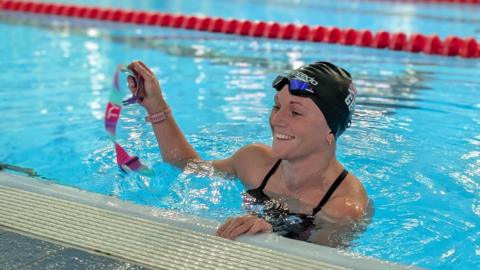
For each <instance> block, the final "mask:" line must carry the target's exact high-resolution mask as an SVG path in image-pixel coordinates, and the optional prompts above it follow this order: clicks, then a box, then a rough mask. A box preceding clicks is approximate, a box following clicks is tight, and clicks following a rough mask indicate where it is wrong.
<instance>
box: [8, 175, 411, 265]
mask: <svg viewBox="0 0 480 270" xmlns="http://www.w3.org/2000/svg"><path fill="white" fill-rule="evenodd" d="M7 189H9V190H18V192H20V191H22V192H30V193H32V194H38V195H39V196H40V195H41V196H43V197H45V198H46V199H48V198H51V199H52V200H53V201H55V200H63V201H67V202H70V203H73V204H74V205H75V206H78V207H80V208H82V206H83V207H84V208H85V209H87V208H89V209H93V210H95V209H98V210H99V211H107V212H111V213H116V214H118V215H121V216H122V218H123V217H125V216H129V217H131V219H132V220H134V219H141V220H146V221H148V222H150V223H152V224H153V225H152V226H154V225H155V224H163V225H164V226H170V227H174V228H176V229H175V230H182V233H184V232H185V233H187V234H188V231H190V232H191V233H192V235H193V234H195V237H199V238H202V237H205V238H208V241H213V242H212V243H214V244H215V243H216V244H221V245H223V246H224V247H227V246H229V247H230V248H236V247H239V246H238V245H242V246H243V245H247V246H250V245H252V250H251V252H253V253H254V252H257V251H259V250H260V252H263V251H262V249H269V250H272V251H274V253H275V254H274V255H275V256H277V255H279V254H280V255H281V254H282V253H283V254H288V255H287V256H286V257H292V258H298V260H299V261H302V262H303V263H308V261H313V262H318V263H319V264H318V265H317V266H318V267H321V268H315V269H341V268H352V269H387V268H388V269H406V268H409V269H418V268H416V267H405V266H401V265H398V264H392V263H389V262H383V261H380V260H377V259H372V258H365V257H361V256H352V255H347V254H344V253H342V252H340V251H339V250H337V249H333V248H328V247H323V246H319V245H313V244H309V243H305V242H300V241H295V240H290V239H286V238H283V237H279V236H277V235H275V234H262V235H257V236H243V237H239V238H238V241H228V240H224V239H221V238H218V237H213V236H212V235H213V233H214V232H215V230H216V227H217V226H218V225H219V223H218V222H214V221H210V220H206V219H202V218H198V217H194V216H189V215H185V214H180V213H176V212H173V211H166V210H162V209H158V208H154V207H147V206H141V205H136V204H134V203H131V202H126V201H121V200H119V199H117V198H115V197H111V196H104V195H100V194H96V193H92V192H87V191H83V190H80V189H77V188H73V187H68V186H62V185H58V184H55V183H51V182H46V181H41V180H37V179H34V178H30V177H25V176H19V175H13V174H8V173H4V172H0V192H1V191H2V190H4V191H5V190H7ZM19 194H21V192H20V193H19ZM43 197H42V198H43ZM2 200H3V198H2V197H0V202H2V203H0V212H1V210H2V208H4V207H5V206H4V205H5V203H3V201H2ZM17 203H18V202H17ZM93 210H92V211H93ZM79 211H81V210H79ZM5 222H6V221H5V220H4V221H3V222H2V219H1V218H0V224H3V225H5V224H4V223H5ZM154 223H155V224H154ZM149 226H150V225H149ZM7 227H12V226H11V224H10V226H8V225H7ZM14 228H15V227H14ZM152 228H153V227H152ZM20 230H22V229H20ZM23 231H24V230H23ZM27 233H28V232H27ZM33 234H35V233H33ZM53 240H58V239H53ZM215 241H219V242H218V243H217V242H215ZM60 242H62V241H61V240H60ZM240 243H242V244H240ZM66 244H70V245H74V246H78V244H77V243H71V242H69V243H66ZM80 246H81V247H84V246H82V245H80ZM254 247H255V248H254ZM256 248H260V249H256ZM249 252H250V251H249ZM277 253H278V254H277ZM236 255H237V254H236ZM274 255H272V256H273V257H272V258H274V257H275V256H274ZM269 256H270V255H269ZM119 258H123V257H122V256H119ZM126 259H129V260H130V259H131V258H126ZM134 261H135V260H134ZM139 263H141V264H144V265H147V266H150V267H151V266H152V265H151V264H148V263H147V264H145V263H144V262H139ZM260 263H262V262H260ZM279 263H281V262H280V261H279ZM313 264H314V265H316V263H313ZM314 265H312V269H314V268H313V267H314ZM153 267H155V266H153ZM315 267H316V266H315Z"/></svg>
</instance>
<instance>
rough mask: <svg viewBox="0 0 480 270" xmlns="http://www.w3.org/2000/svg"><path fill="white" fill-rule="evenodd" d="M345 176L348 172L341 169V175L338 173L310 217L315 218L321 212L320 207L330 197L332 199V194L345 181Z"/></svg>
mask: <svg viewBox="0 0 480 270" xmlns="http://www.w3.org/2000/svg"><path fill="white" fill-rule="evenodd" d="M347 174H348V171H347V170H345V169H343V171H342V173H340V175H339V176H338V177H337V179H336V180H335V182H333V184H332V185H331V186H330V188H329V189H328V191H327V193H325V195H324V196H323V198H322V200H321V201H320V203H319V204H318V205H317V207H315V208H314V209H313V213H312V216H315V215H316V214H317V213H318V212H319V211H320V210H322V207H323V206H324V205H325V204H326V203H327V202H328V200H329V199H330V197H332V195H333V193H334V192H335V190H336V189H337V188H338V186H340V184H341V183H342V181H343V180H344V179H345V177H346V176H347Z"/></svg>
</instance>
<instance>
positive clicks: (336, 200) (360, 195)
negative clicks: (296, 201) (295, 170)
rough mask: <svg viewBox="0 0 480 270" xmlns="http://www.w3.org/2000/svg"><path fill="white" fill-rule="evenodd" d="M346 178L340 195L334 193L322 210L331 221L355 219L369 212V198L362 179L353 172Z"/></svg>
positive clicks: (324, 216) (323, 214)
mask: <svg viewBox="0 0 480 270" xmlns="http://www.w3.org/2000/svg"><path fill="white" fill-rule="evenodd" d="M345 180H346V181H345ZM345 180H344V183H342V185H340V187H341V189H340V190H338V191H340V192H339V193H338V195H336V196H335V195H334V196H333V197H332V198H331V199H330V200H329V202H328V203H327V204H326V205H325V206H324V208H323V209H322V211H320V213H322V217H323V218H325V219H327V220H329V221H334V222H348V221H355V220H358V219H361V218H362V217H364V216H365V215H367V214H368V213H367V212H368V205H369V199H368V195H367V193H366V191H365V188H364V187H363V185H362V183H361V182H360V180H359V179H358V178H357V177H356V176H355V175H353V174H351V173H349V174H348V175H347V178H346V179H345Z"/></svg>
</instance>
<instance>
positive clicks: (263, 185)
mask: <svg viewBox="0 0 480 270" xmlns="http://www.w3.org/2000/svg"><path fill="white" fill-rule="evenodd" d="M281 161H282V160H281V159H279V160H277V162H276V163H275V165H273V167H272V168H271V169H270V171H268V173H267V175H265V178H263V181H262V184H261V185H260V186H259V187H258V188H257V189H260V190H261V191H263V189H264V188H265V187H266V186H267V183H268V180H270V177H271V176H272V175H273V174H274V173H275V172H276V171H277V168H278V166H279V165H280V162H281Z"/></svg>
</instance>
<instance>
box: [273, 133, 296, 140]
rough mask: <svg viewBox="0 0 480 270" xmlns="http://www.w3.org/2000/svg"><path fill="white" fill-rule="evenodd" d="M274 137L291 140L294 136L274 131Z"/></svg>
mask: <svg viewBox="0 0 480 270" xmlns="http://www.w3.org/2000/svg"><path fill="white" fill-rule="evenodd" d="M275 139H279V140H292V139H295V137H293V136H290V135H286V134H282V133H275Z"/></svg>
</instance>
